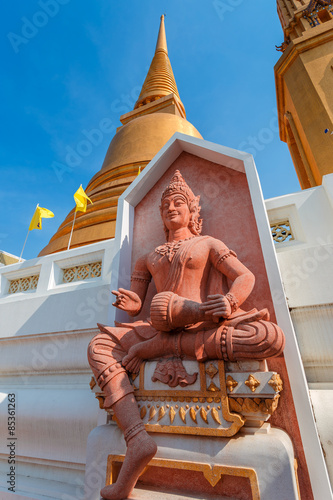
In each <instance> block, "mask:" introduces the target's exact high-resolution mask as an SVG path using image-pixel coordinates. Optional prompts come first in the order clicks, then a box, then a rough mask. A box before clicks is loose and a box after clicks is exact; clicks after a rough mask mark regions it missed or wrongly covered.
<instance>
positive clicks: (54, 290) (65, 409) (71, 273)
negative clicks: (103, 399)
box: [0, 240, 114, 500]
mask: <svg viewBox="0 0 333 500" xmlns="http://www.w3.org/2000/svg"><path fill="white" fill-rule="evenodd" d="M113 257H114V245H113V240H110V241H105V242H103V243H98V244H93V245H88V246H84V247H81V248H79V249H73V250H69V251H68V252H60V253H57V254H54V255H48V256H45V257H41V258H37V259H33V260H30V261H25V262H23V263H20V264H13V265H10V266H5V267H2V268H1V270H0V283H1V294H0V347H1V349H0V432H1V436H3V437H4V438H5V439H2V440H1V443H0V498H4V499H7V498H10V499H13V500H18V499H20V498H25V499H26V498H27V499H28V498H33V499H38V500H44V499H46V498H48V499H50V498H57V499H61V500H74V499H75V500H80V498H83V485H84V471H85V462H86V444H87V437H88V435H89V433H90V432H91V430H92V429H93V428H95V427H96V425H97V424H98V414H99V410H98V403H97V401H96V400H95V399H94V396H93V394H92V393H91V390H90V387H89V382H90V380H91V370H90V367H89V365H88V362H87V355H86V352H87V346H88V343H89V341H90V339H91V338H92V337H93V336H94V334H95V332H96V323H97V322H102V323H103V322H105V323H106V322H107V317H108V308H109V304H110V300H111V296H110V281H111V263H112V259H113ZM64 272H65V273H66V274H65V276H67V278H66V279H69V280H72V281H70V282H66V283H64V282H63V281H64V278H63V276H64ZM37 274H39V279H38V284H36V280H33V281H32V282H31V279H30V278H29V277H31V276H35V275H37ZM13 281H15V283H14V285H15V286H14V285H13V283H12V282H13ZM31 283H32V284H31ZM10 286H12V288H11V291H13V290H15V287H16V291H15V293H8V292H9V289H10ZM17 287H21V288H28V289H27V290H25V291H19V289H18V288H17ZM29 287H31V288H30V289H29ZM8 394H15V401H16V415H15V417H16V431H15V432H16V434H15V436H16V437H17V441H16V474H17V479H16V485H17V486H18V488H17V489H16V492H15V494H14V493H9V492H8V489H7V488H8V485H7V484H6V479H7V478H6V474H7V473H8V467H9V465H8V448H7V440H6V437H7V436H8V425H7V424H8ZM29 493H30V494H31V497H30V495H29ZM20 495H24V496H22V497H21V496H20Z"/></svg>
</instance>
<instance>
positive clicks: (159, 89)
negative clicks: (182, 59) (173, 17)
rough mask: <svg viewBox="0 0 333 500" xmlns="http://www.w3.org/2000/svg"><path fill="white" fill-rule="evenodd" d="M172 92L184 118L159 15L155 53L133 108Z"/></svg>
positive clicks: (162, 20)
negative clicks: (159, 22)
mask: <svg viewBox="0 0 333 500" xmlns="http://www.w3.org/2000/svg"><path fill="white" fill-rule="evenodd" d="M170 94H174V95H175V96H176V98H177V100H178V104H179V105H180V107H181V109H182V111H183V113H184V118H185V116H186V113H185V108H184V105H183V103H182V102H181V100H180V97H179V93H178V89H177V84H176V80H175V77H174V75H173V71H172V67H171V63H170V60H169V56H168V47H167V42H166V36H165V26H164V16H161V24H160V29H159V33H158V38H157V43H156V49H155V55H154V57H153V60H152V62H151V65H150V68H149V71H148V74H147V76H146V79H145V81H144V84H143V86H142V89H141V92H140V95H139V98H138V100H137V102H136V104H135V106H134V109H137V108H139V107H140V106H144V105H145V104H148V103H150V102H152V101H156V100H157V99H160V98H161V97H165V96H167V95H170Z"/></svg>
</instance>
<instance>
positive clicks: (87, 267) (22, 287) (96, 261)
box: [0, 239, 114, 301]
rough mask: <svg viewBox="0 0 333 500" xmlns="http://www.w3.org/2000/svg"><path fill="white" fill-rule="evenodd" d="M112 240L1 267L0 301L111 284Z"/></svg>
mask: <svg viewBox="0 0 333 500" xmlns="http://www.w3.org/2000/svg"><path fill="white" fill-rule="evenodd" d="M113 242H114V240H113V239H112V240H107V241H103V242H101V243H94V244H92V245H86V246H83V247H80V248H75V249H72V250H68V251H64V252H59V253H55V254H51V255H46V256H44V257H37V258H36V259H31V260H26V261H23V262H21V263H16V264H11V265H8V266H3V267H1V268H0V301H1V300H17V299H18V298H22V295H23V294H24V295H28V294H29V295H31V294H38V295H39V294H48V293H55V292H57V291H59V292H60V291H62V290H63V289H64V287H66V288H68V287H73V286H75V287H76V288H77V287H78V286H84V287H86V286H94V285H95V286H96V285H101V284H106V283H108V284H109V283H110V279H111V263H112V257H113V246H114V245H113Z"/></svg>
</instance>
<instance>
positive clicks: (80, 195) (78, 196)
mask: <svg viewBox="0 0 333 500" xmlns="http://www.w3.org/2000/svg"><path fill="white" fill-rule="evenodd" d="M74 200H75V203H76V209H75V212H85V211H86V210H87V200H89V201H90V203H92V201H91V199H90V198H89V197H88V196H87V195H86V193H85V192H84V190H83V188H82V184H81V186H80V187H79V189H78V190H77V191H76V193H75V194H74Z"/></svg>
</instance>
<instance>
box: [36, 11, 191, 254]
mask: <svg viewBox="0 0 333 500" xmlns="http://www.w3.org/2000/svg"><path fill="white" fill-rule="evenodd" d="M120 121H121V123H122V126H121V127H119V128H118V130H117V133H116V135H115V136H114V137H113V139H112V141H111V143H110V146H109V149H108V151H107V153H106V156H105V159H104V162H103V165H102V168H101V170H100V171H99V172H98V173H97V174H96V175H94V177H93V178H92V179H91V181H90V182H89V184H88V186H87V188H86V189H85V191H86V193H87V195H88V196H89V198H91V200H92V202H93V204H92V205H89V206H88V208H87V211H86V213H83V212H78V213H77V217H76V221H75V230H74V232H73V238H72V242H71V248H75V247H79V246H82V245H88V244H90V243H96V242H98V241H102V240H105V239H109V238H113V237H114V235H115V226H116V216H117V203H118V198H119V196H120V195H121V194H122V193H123V192H124V191H125V189H126V188H127V187H128V186H129V185H130V183H131V182H132V181H133V180H134V179H135V178H136V176H137V175H138V172H139V168H141V170H142V169H143V168H144V167H145V166H146V165H147V164H148V163H149V162H150V161H151V160H152V159H153V158H154V156H155V155H156V154H157V153H158V151H159V150H160V149H161V148H162V147H163V146H164V145H165V144H166V142H167V141H168V140H169V139H170V138H171V137H172V136H173V134H174V133H175V132H181V133H184V134H187V135H190V136H193V137H198V138H201V135H200V133H199V132H198V131H197V130H196V129H195V127H193V125H192V124H191V123H189V122H188V121H187V120H186V114H185V109H184V105H183V103H182V102H181V100H180V97H179V94H178V89H177V85H176V81H175V78H174V75H173V71H172V68H171V64H170V60H169V57H168V49H167V43H166V36H165V28H164V16H162V17H161V24H160V29H159V34H158V39H157V44H156V50H155V55H154V57H153V60H152V63H151V65H150V68H149V71H148V74H147V77H146V79H145V81H144V84H143V87H142V90H141V93H140V95H139V98H138V100H137V102H136V104H135V107H134V110H133V111H131V112H129V113H126V114H125V115H123V116H121V117H120ZM73 217H74V209H73V210H72V211H71V212H70V213H69V214H68V216H67V217H66V219H65V220H64V222H63V223H62V224H61V225H60V227H59V229H58V230H57V232H56V233H55V235H54V236H53V237H52V238H51V240H50V242H49V244H48V245H47V246H46V247H45V248H44V249H43V250H42V251H41V252H40V254H39V255H47V254H50V253H54V252H60V251H62V250H66V249H67V245H68V240H69V236H70V232H71V227H72V222H73Z"/></svg>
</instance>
